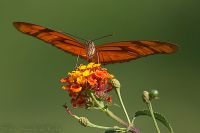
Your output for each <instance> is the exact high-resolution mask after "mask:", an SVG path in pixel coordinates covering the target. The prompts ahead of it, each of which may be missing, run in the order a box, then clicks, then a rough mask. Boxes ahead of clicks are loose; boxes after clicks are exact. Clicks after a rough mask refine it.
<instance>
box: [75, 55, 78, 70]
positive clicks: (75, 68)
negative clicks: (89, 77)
mask: <svg viewBox="0 0 200 133" xmlns="http://www.w3.org/2000/svg"><path fill="white" fill-rule="evenodd" d="M78 60H79V55H78V56H77V58H76V65H75V66H74V69H76V68H77V66H78Z"/></svg>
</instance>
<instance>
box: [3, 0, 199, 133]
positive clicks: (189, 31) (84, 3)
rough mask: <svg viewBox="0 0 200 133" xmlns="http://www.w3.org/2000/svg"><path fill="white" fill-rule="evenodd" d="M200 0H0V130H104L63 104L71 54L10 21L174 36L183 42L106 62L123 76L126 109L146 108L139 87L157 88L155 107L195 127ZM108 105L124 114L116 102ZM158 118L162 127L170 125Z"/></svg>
mask: <svg viewBox="0 0 200 133" xmlns="http://www.w3.org/2000/svg"><path fill="white" fill-rule="evenodd" d="M199 4H200V2H199V1H197V0H186V1H183V0H165V1H164V0H162V1H161V0H151V1H143V0H142V1H141V0H137V1H136V0H99V1H97V0H96V1H94V0H56V1H53V0H52V1H50V0H16V1H14V0H0V16H1V19H0V29H1V30H0V35H1V36H0V38H1V47H0V133H68V132H72V133H78V132H82V133H94V132H95V133H102V132H103V131H102V130H98V129H92V128H84V127H82V126H80V125H79V124H78V123H77V122H76V120H74V119H73V118H71V117H70V116H68V115H66V113H65V110H64V108H62V106H61V105H62V104H64V103H65V101H69V98H68V97H67V94H66V93H65V92H64V91H62V90H60V87H61V86H62V85H61V83H59V79H60V78H61V77H63V76H64V75H65V74H66V73H67V72H68V71H71V70H72V69H73V67H74V65H75V62H76V57H74V56H71V55H70V54H67V53H64V52H62V51H60V50H58V49H56V48H54V47H52V46H50V45H48V44H46V43H44V42H42V41H40V40H37V39H35V38H32V37H29V36H26V35H23V34H21V33H20V32H18V31H17V30H16V29H15V28H14V27H13V26H12V22H13V21H25V22H30V23H35V24H39V25H43V26H46V27H50V28H53V29H57V30H59V31H63V32H68V33H71V34H74V35H76V36H80V37H83V38H86V39H93V38H96V37H100V36H103V35H106V34H110V33H114V36H112V37H109V38H105V39H102V40H99V41H96V44H101V43H104V42H109V41H120V40H160V41H168V42H173V43H176V44H178V45H179V46H180V50H179V51H178V52H177V53H175V54H171V55H154V56H150V57H145V58H141V59H138V60H135V61H131V62H127V63H122V64H114V65H108V66H106V67H107V68H108V69H109V70H110V71H111V72H112V73H113V74H115V75H116V77H117V78H118V79H119V80H120V82H121V84H122V86H123V88H122V95H123V99H124V102H125V104H126V106H127V109H128V112H129V114H130V115H132V114H133V113H134V112H135V111H137V110H142V109H144V108H146V107H145V105H144V104H143V102H142V100H141V94H142V91H143V90H149V89H158V90H159V92H160V97H161V98H160V100H158V101H155V102H154V109H155V111H158V112H161V113H163V114H165V116H166V117H167V118H168V120H169V121H170V122H171V124H172V126H173V128H174V131H175V132H176V133H198V132H199V131H200V126H199V112H200V106H199V93H200V71H199V67H200V59H199V56H200V53H199V49H200V45H199V33H200V26H199V24H200V9H199V6H198V5H199ZM113 94H114V93H113ZM114 96H115V94H114ZM115 102H116V103H118V101H115ZM68 104H69V102H68ZM70 107H71V106H70ZM112 110H113V111H114V112H115V113H116V114H118V115H121V117H123V118H125V117H124V114H123V113H122V112H121V109H120V108H118V107H113V108H112ZM73 112H74V113H76V114H77V115H79V116H87V117H88V118H89V119H90V120H91V121H92V122H94V121H95V123H96V124H100V125H102V124H104V125H114V124H117V123H115V122H114V121H113V120H111V119H110V118H108V117H107V116H105V115H104V114H102V113H101V112H98V111H85V110H84V109H80V110H77V109H75V110H73ZM113 122H114V123H113ZM136 126H137V127H138V128H139V129H140V130H141V131H142V133H155V129H154V127H153V123H152V120H151V119H150V118H145V117H142V118H139V119H136ZM160 126H161V130H162V132H163V133H165V132H166V133H167V132H168V131H167V130H166V128H165V127H164V126H162V125H160Z"/></svg>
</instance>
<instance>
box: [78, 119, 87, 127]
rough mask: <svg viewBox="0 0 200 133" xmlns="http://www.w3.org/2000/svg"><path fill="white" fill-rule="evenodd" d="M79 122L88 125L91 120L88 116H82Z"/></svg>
mask: <svg viewBox="0 0 200 133" xmlns="http://www.w3.org/2000/svg"><path fill="white" fill-rule="evenodd" d="M78 122H79V123H80V124H81V125H83V126H84V127H87V126H88V122H89V120H88V119H87V118H86V117H80V119H79V120H78Z"/></svg>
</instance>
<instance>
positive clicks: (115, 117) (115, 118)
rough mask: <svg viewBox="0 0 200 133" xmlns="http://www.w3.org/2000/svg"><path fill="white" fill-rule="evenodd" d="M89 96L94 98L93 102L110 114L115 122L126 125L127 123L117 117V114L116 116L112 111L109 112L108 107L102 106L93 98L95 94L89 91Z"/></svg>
mask: <svg viewBox="0 0 200 133" xmlns="http://www.w3.org/2000/svg"><path fill="white" fill-rule="evenodd" d="M91 97H92V99H93V100H94V102H95V103H96V104H97V106H98V107H99V108H100V109H101V110H102V111H103V112H105V113H106V114H107V115H108V116H110V117H111V118H112V119H114V120H116V121H117V122H119V123H120V124H122V125H123V126H125V127H127V126H128V124H127V123H126V122H124V121H123V120H122V119H121V118H119V117H118V116H116V115H115V114H114V113H113V112H111V111H110V110H109V109H106V108H104V106H102V105H101V104H100V103H99V101H98V100H97V99H96V98H95V96H94V95H93V93H91Z"/></svg>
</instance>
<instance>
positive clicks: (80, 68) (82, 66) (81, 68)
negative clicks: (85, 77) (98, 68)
mask: <svg viewBox="0 0 200 133" xmlns="http://www.w3.org/2000/svg"><path fill="white" fill-rule="evenodd" d="M86 68H87V67H86V65H82V64H81V65H80V66H79V67H78V69H79V70H85V69H86Z"/></svg>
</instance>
